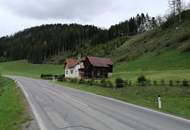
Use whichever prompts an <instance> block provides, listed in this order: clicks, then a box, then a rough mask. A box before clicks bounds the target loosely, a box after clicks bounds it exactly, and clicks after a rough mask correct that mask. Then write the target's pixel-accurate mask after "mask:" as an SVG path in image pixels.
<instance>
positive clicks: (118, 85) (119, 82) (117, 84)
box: [115, 78, 124, 88]
mask: <svg viewBox="0 0 190 130" xmlns="http://www.w3.org/2000/svg"><path fill="white" fill-rule="evenodd" d="M115 87H116V88H122V87H124V80H123V79H122V78H117V79H116V80H115Z"/></svg>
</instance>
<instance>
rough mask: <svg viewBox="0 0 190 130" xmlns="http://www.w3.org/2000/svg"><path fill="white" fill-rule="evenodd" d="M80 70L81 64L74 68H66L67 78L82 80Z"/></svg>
mask: <svg viewBox="0 0 190 130" xmlns="http://www.w3.org/2000/svg"><path fill="white" fill-rule="evenodd" d="M79 69H80V64H77V65H75V66H74V67H73V68H65V77H66V78H80V74H79Z"/></svg>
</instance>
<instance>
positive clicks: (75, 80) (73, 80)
mask: <svg viewBox="0 0 190 130" xmlns="http://www.w3.org/2000/svg"><path fill="white" fill-rule="evenodd" d="M77 81H78V80H77V79H70V82H71V83H77Z"/></svg>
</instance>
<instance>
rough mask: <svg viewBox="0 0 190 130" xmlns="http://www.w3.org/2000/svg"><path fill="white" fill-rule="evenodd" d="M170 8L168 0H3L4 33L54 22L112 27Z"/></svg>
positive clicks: (0, 7) (0, 6)
mask: <svg viewBox="0 0 190 130" xmlns="http://www.w3.org/2000/svg"><path fill="white" fill-rule="evenodd" d="M188 1H190V0H186V2H188ZM167 10H168V0H0V36H4V35H11V34H14V33H15V32H17V31H20V30H23V29H25V28H28V27H32V26H36V25H41V24H51V23H80V24H93V25H96V26H99V27H105V28H108V27H109V26H110V25H113V24H116V23H119V22H120V21H123V20H126V19H128V18H129V17H132V16H135V15H136V14H137V13H141V12H144V13H149V15H151V16H158V15H164V14H165V13H166V12H167Z"/></svg>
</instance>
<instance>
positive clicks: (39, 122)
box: [14, 79, 48, 130]
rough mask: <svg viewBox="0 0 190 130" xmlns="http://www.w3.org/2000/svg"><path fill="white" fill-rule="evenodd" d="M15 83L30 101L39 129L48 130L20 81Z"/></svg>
mask: <svg viewBox="0 0 190 130" xmlns="http://www.w3.org/2000/svg"><path fill="white" fill-rule="evenodd" d="M14 80H15V79H14ZM15 81H16V83H17V85H18V86H20V88H21V89H22V91H23V93H24V95H25V97H26V99H27V100H28V103H29V104H30V106H31V108H32V111H33V114H34V116H35V118H36V120H37V122H38V125H39V127H40V130H48V129H47V128H46V126H45V125H44V122H43V120H42V119H41V117H40V115H39V114H38V111H37V109H36V107H35V106H34V105H33V103H32V101H31V100H30V97H29V95H28V93H27V92H26V90H25V88H24V86H23V85H22V84H21V83H20V82H19V81H17V80H15Z"/></svg>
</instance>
